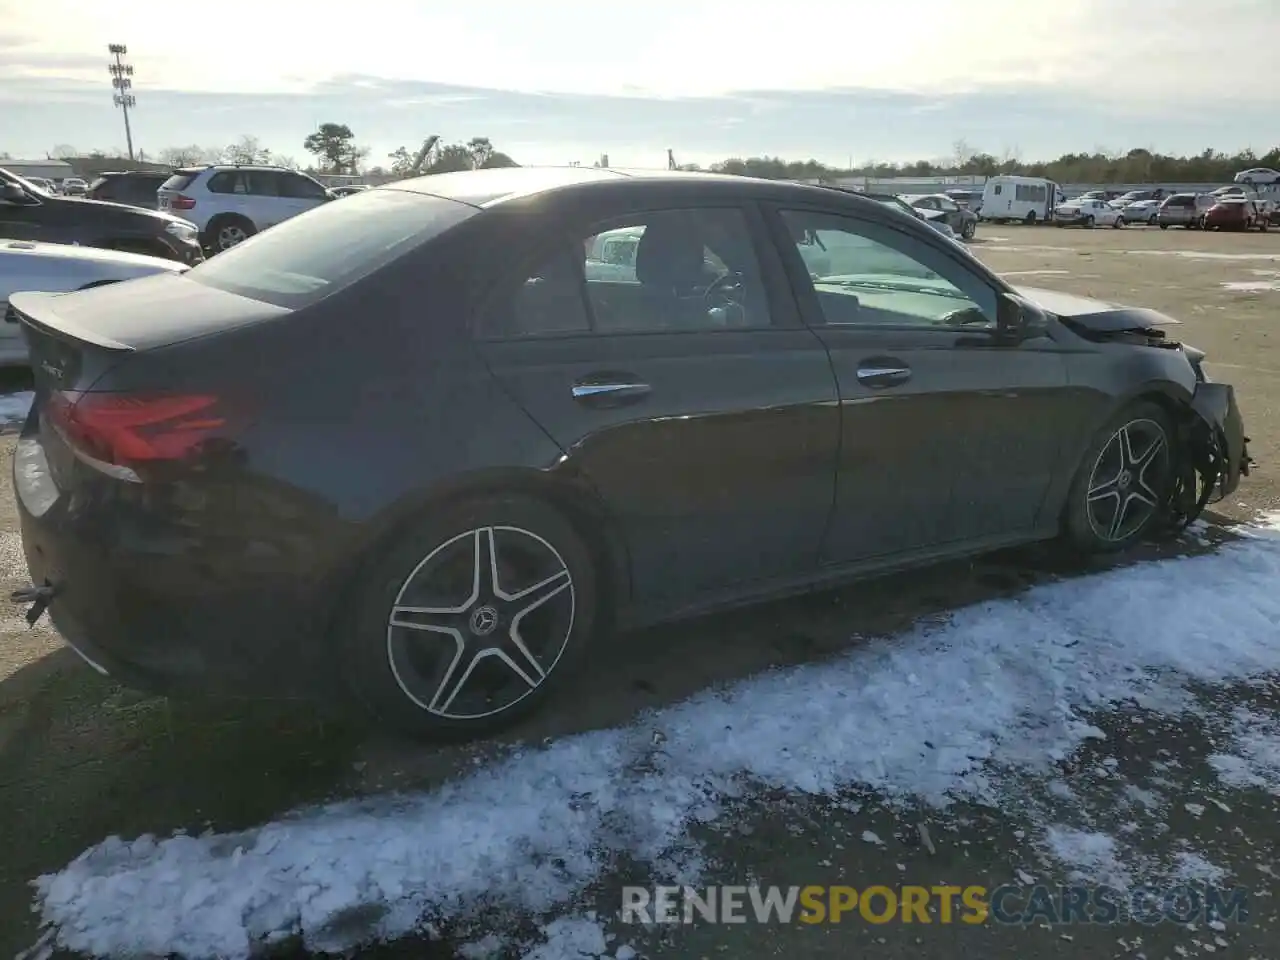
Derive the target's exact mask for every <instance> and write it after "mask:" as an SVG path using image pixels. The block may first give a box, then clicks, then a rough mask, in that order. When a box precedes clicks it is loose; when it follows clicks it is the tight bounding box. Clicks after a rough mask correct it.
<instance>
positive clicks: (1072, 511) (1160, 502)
mask: <svg viewBox="0 0 1280 960" xmlns="http://www.w3.org/2000/svg"><path fill="white" fill-rule="evenodd" d="M1172 444H1173V428H1172V424H1171V422H1170V419H1169V415H1168V414H1167V413H1165V411H1164V409H1163V408H1161V407H1160V406H1158V405H1157V404H1155V403H1152V402H1150V401H1139V402H1137V403H1133V404H1130V405H1129V406H1128V407H1126V408H1125V409H1124V410H1122V411H1120V413H1119V414H1117V415H1116V416H1115V417H1113V418H1112V419H1111V421H1110V422H1108V423H1107V424H1106V425H1105V426H1104V427H1103V428H1102V429H1101V430H1100V431H1099V432H1098V435H1097V437H1095V439H1094V441H1093V443H1092V444H1090V446H1089V449H1088V450H1087V451H1086V452H1085V455H1084V457H1083V458H1082V460H1081V463H1080V466H1079V468H1078V471H1077V473H1076V478H1075V481H1074V482H1073V483H1072V486H1071V492H1070V493H1069V494H1068V495H1067V498H1068V499H1067V504H1066V508H1065V511H1064V515H1063V533H1064V535H1065V537H1066V539H1067V541H1068V542H1069V543H1070V544H1071V545H1072V546H1074V547H1076V548H1077V549H1079V550H1082V551H1084V552H1086V553H1111V552H1116V551H1119V550H1124V549H1126V548H1128V547H1131V546H1133V545H1134V544H1135V543H1137V542H1138V541H1139V540H1141V539H1142V538H1143V537H1144V536H1145V535H1146V534H1148V533H1149V532H1150V531H1151V529H1152V527H1153V526H1154V524H1155V523H1156V522H1158V520H1159V519H1160V516H1161V513H1162V511H1163V508H1164V504H1165V502H1166V500H1167V499H1168V496H1169V490H1170V487H1171V484H1172V481H1173V455H1174V450H1173V449H1172Z"/></svg>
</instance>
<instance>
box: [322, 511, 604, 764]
mask: <svg viewBox="0 0 1280 960" xmlns="http://www.w3.org/2000/svg"><path fill="white" fill-rule="evenodd" d="M484 531H489V533H488V534H486V533H485V532H484ZM469 535H470V536H469ZM486 543H487V544H491V545H493V554H494V555H495V556H496V557H498V558H499V559H498V567H499V576H498V579H499V581H503V579H504V576H505V577H506V582H507V584H508V585H507V586H506V592H510V591H512V589H513V588H511V587H510V586H509V583H511V582H515V583H519V584H521V586H520V587H518V588H515V589H514V592H515V593H516V594H519V593H520V592H521V590H524V589H525V586H527V583H529V582H533V583H537V582H539V578H541V579H542V581H543V582H545V583H547V584H548V585H549V587H548V592H549V593H550V596H549V597H547V598H546V599H545V602H543V601H538V603H537V604H535V605H534V608H533V609H532V610H526V611H525V613H520V612H519V610H518V604H519V602H520V601H519V600H514V601H513V600H512V598H511V597H505V598H497V599H495V598H494V597H493V596H492V594H491V593H488V594H487V593H486V591H487V590H488V589H489V585H488V584H487V583H486V580H487V579H488V578H483V577H482V578H481V579H480V580H477V581H474V584H473V581H472V580H471V579H469V578H470V577H472V576H473V574H474V565H475V561H476V559H477V557H481V556H482V554H481V553H480V552H479V551H482V550H483V549H485V547H484V544H486ZM469 551H470V553H469ZM535 555H537V556H542V557H545V558H546V559H547V560H548V561H549V562H550V563H551V566H554V565H556V564H559V566H560V567H561V568H562V569H563V571H564V574H565V577H566V578H567V587H562V586H561V582H560V580H558V579H556V576H558V575H556V576H551V579H547V577H543V576H542V574H541V573H540V572H538V571H537V570H536V569H535V563H536V561H535V562H534V563H530V562H529V560H530V558H532V557H533V556H535ZM467 556H470V557H471V560H470V561H469V562H470V563H471V564H472V566H471V567H470V568H469V569H470V570H471V572H470V573H466V572H465V570H466V569H468V568H467V563H468V561H467ZM522 558H523V559H522ZM513 561H514V562H513ZM504 563H505V565H504ZM433 564H435V565H437V566H436V567H435V568H434V569H438V570H439V571H440V575H442V576H447V575H448V574H454V577H453V579H452V580H449V581H448V582H447V589H445V586H446V584H442V585H440V586H438V587H437V589H436V590H435V591H434V592H432V593H431V596H432V597H439V599H437V600H435V606H437V607H441V608H442V607H443V606H445V605H446V603H447V604H449V605H452V606H453V608H454V612H452V613H450V614H443V615H434V614H429V613H426V612H425V611H424V610H422V609H421V607H419V609H418V610H417V611H416V612H415V611H413V610H408V609H402V612H401V613H400V614H399V615H398V617H399V619H400V621H404V620H411V619H413V618H415V617H418V618H421V619H424V620H426V621H427V622H430V623H432V625H433V626H432V629H424V628H423V627H421V626H420V627H418V628H417V629H411V628H410V627H407V626H404V625H403V622H400V623H393V622H392V620H393V610H394V609H395V608H396V607H397V606H399V607H401V608H407V607H410V606H412V605H413V604H414V603H415V601H416V603H417V604H419V605H421V604H423V603H425V600H424V597H425V596H426V594H425V593H424V592H423V591H424V590H425V589H426V588H425V584H424V583H423V582H422V581H421V580H420V579H415V578H420V577H422V576H424V575H429V574H430V572H431V570H432V569H433ZM451 564H452V565H451ZM480 566H481V567H482V568H483V567H485V564H484V563H483V562H482V563H480ZM513 569H514V570H517V571H519V572H518V573H513ZM548 569H550V567H548ZM464 574H465V575H464ZM464 580H465V582H464ZM553 581H554V582H553ZM437 583H440V581H437ZM596 585H597V576H596V569H595V564H594V562H593V559H592V554H591V551H590V549H589V548H588V547H587V545H586V544H585V543H584V542H583V540H582V538H581V536H579V534H578V533H577V531H575V530H574V528H573V525H572V524H571V523H569V521H568V520H566V519H565V518H564V517H563V516H562V515H561V514H560V513H559V512H558V511H556V510H555V509H553V508H551V507H550V506H548V505H546V504H544V503H542V502H541V501H538V500H534V499H531V498H529V497H524V496H519V495H497V496H488V497H483V498H477V499H474V500H469V501H465V502H462V503H452V504H450V505H449V506H448V507H447V508H446V509H442V510H440V511H439V512H438V513H433V514H431V515H429V516H426V517H424V518H423V519H422V520H421V521H419V522H418V523H417V524H415V525H413V526H411V527H410V528H409V529H408V530H407V531H406V532H405V533H404V534H402V535H401V536H400V537H399V539H398V540H397V541H395V542H394V543H393V544H392V545H391V546H390V547H389V548H388V549H386V550H383V551H380V552H379V553H378V555H377V556H376V557H373V558H372V561H371V563H370V564H369V565H368V567H367V568H366V569H365V571H364V572H363V574H362V576H361V579H360V582H359V584H358V585H357V590H356V593H355V595H354V599H353V601H352V603H351V605H350V608H349V610H348V611H347V614H348V616H347V617H346V618H345V619H344V620H343V622H342V624H341V626H340V630H341V635H340V636H339V637H338V638H337V641H338V643H339V645H340V648H341V653H342V662H343V665H344V667H345V673H344V675H345V677H346V678H347V683H348V685H349V687H350V689H351V692H352V693H353V694H354V696H355V698H356V700H357V701H358V702H360V703H361V704H362V705H363V706H364V707H365V708H366V709H367V710H368V711H369V712H370V713H371V714H372V715H373V716H374V718H375V719H376V720H378V721H379V722H380V723H383V724H385V725H387V726H389V727H392V728H394V729H396V730H399V731H400V732H402V733H405V734H407V735H409V736H411V737H414V738H417V739H422V740H434V741H456V740H464V739H471V738H474V737H480V736H485V735H488V734H491V733H494V732H496V731H498V730H500V729H502V728H505V727H507V726H509V725H510V724H512V723H514V722H516V721H517V720H519V719H521V718H523V717H525V716H527V715H528V714H529V713H531V712H532V711H534V710H535V709H537V708H538V707H539V706H540V705H541V704H542V703H543V702H545V701H546V700H547V698H548V697H550V696H551V695H552V694H553V693H554V692H555V690H556V689H557V688H558V687H560V686H562V685H563V684H564V682H565V681H566V680H568V679H569V677H570V676H571V675H572V673H573V672H574V670H575V669H576V668H577V666H578V665H579V664H580V662H581V658H582V655H583V653H585V651H586V649H587V647H588V646H589V644H590V641H591V639H592V637H593V634H594V632H595V629H596V622H597V589H596ZM473 586H474V589H473ZM502 588H503V584H501V583H500V584H499V590H500V591H501V590H502ZM406 591H408V592H406ZM455 593H461V594H462V595H461V596H458V597H456V599H455V597H454V596H453V594H455ZM468 594H469V595H470V596H469V597H468ZM446 595H447V596H446ZM535 596H536V595H535ZM463 600H467V601H468V603H467V604H465V605H463V604H462V603H461V601H463ZM405 601H408V602H407V603H406V602H405ZM530 602H531V601H530ZM464 607H465V609H464ZM526 614H530V615H533V619H532V621H531V622H532V623H533V631H531V633H532V634H533V635H532V636H525V637H524V638H523V639H522V640H520V641H519V646H517V645H516V638H519V637H520V635H519V634H518V633H516V632H515V631H516V629H517V627H518V626H519V625H520V624H521V622H523V618H524V616H525V615H526ZM442 624H443V626H442ZM443 629H453V630H456V631H457V632H456V634H454V635H453V636H450V635H448V634H444V633H442V632H441V631H442V630H443ZM489 637H493V638H494V639H493V641H490V640H489V639H488V638H489ZM424 638H438V640H439V641H440V642H439V643H437V644H432V643H431V642H429V641H428V642H426V643H423V642H422V641H423V640H424ZM490 642H492V643H493V646H489V647H486V646H485V644H487V643H490ZM463 643H466V644H467V646H466V647H465V648H464V647H463V646H462V644H463ZM452 644H458V646H457V647H454V646H452ZM464 649H465V650H468V651H470V652H472V659H471V661H470V666H466V665H465V664H466V663H467V661H466V660H464V659H461V658H460V653H461V651H463V650H464ZM495 651H502V652H498V653H496V652H495ZM522 654H523V655H522ZM517 660H519V662H520V664H522V667H521V669H522V670H523V671H524V672H523V673H521V672H519V671H518V670H517V669H516V668H515V667H513V666H510V665H511V664H515V663H516V662H517ZM530 660H532V661H533V662H532V664H530V662H529V661H530ZM477 665H480V666H477ZM531 667H532V668H531ZM471 669H476V675H477V676H478V677H480V679H482V680H484V679H490V680H494V681H495V682H496V683H497V684H498V685H499V689H500V690H501V692H500V693H494V692H493V691H492V690H490V691H488V694H489V699H488V700H487V701H486V702H484V703H480V702H479V700H478V699H476V698H478V697H479V696H480V694H482V693H485V690H484V684H481V685H480V686H479V688H478V689H473V688H472V687H468V685H467V683H466V681H467V679H468V678H469V677H470V676H471V672H470V671H471ZM458 671H463V673H462V674H459V673H458ZM427 673H429V674H430V676H429V677H428V676H427V675H426V674H427ZM539 673H541V677H542V679H541V680H540V682H537V683H536V684H534V685H532V686H530V682H531V680H532V679H536V678H537V676H538V674H539ZM458 677H461V681H460V682H459V683H458V684H457V686H456V688H455V693H454V695H453V697H447V698H443V699H442V698H441V694H442V692H444V691H445V688H446V686H447V685H448V684H449V681H450V679H451V678H458ZM502 685H505V686H502ZM433 691H434V696H429V694H431V693H432V692H433ZM455 697H456V698H458V700H457V701H455V699H454V698H455ZM467 697H470V698H471V699H464V698H467ZM512 698H515V699H512ZM455 702H462V704H463V705H462V706H454V704H455ZM495 702H501V703H502V704H504V705H501V706H498V707H494V703H495ZM468 704H470V706H468Z"/></svg>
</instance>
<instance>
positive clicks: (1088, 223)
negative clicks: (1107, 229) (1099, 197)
mask: <svg viewBox="0 0 1280 960" xmlns="http://www.w3.org/2000/svg"><path fill="white" fill-rule="evenodd" d="M1084 228H1085V229H1086V230H1092V229H1093V217H1092V216H1089V217H1085V218H1084Z"/></svg>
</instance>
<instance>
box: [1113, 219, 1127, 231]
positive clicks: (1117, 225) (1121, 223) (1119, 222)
mask: <svg viewBox="0 0 1280 960" xmlns="http://www.w3.org/2000/svg"><path fill="white" fill-rule="evenodd" d="M1124 225H1125V219H1124V217H1116V219H1115V222H1114V223H1112V224H1111V229H1112V230H1119V229H1120V228H1121V227H1123V226H1124Z"/></svg>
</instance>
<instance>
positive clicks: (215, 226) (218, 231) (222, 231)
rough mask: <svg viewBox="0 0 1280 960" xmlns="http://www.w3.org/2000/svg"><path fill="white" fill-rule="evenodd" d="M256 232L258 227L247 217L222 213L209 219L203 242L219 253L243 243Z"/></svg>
mask: <svg viewBox="0 0 1280 960" xmlns="http://www.w3.org/2000/svg"><path fill="white" fill-rule="evenodd" d="M257 232H258V228H257V227H255V226H254V225H253V223H252V222H251V221H250V220H248V219H247V218H245V217H241V216H236V215H234V214H224V215H222V216H218V217H214V218H213V219H212V220H210V221H209V226H208V227H207V228H206V229H205V243H206V246H208V247H209V248H210V249H212V250H213V252H214V253H221V252H222V251H224V250H230V249H231V248H232V247H234V246H236V245H237V244H240V243H244V241H246V240H248V239H249V238H250V237H252V236H253V235H254V234H255V233H257Z"/></svg>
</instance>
